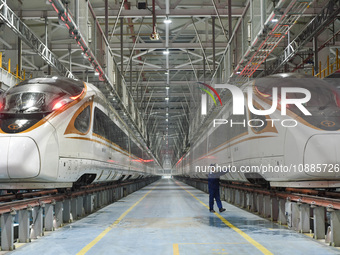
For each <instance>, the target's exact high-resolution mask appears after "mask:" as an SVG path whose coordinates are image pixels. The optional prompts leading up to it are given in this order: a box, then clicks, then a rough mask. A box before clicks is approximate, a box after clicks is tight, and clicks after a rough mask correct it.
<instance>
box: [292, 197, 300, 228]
mask: <svg viewBox="0 0 340 255" xmlns="http://www.w3.org/2000/svg"><path fill="white" fill-rule="evenodd" d="M291 206H292V213H291V215H292V225H291V227H292V229H294V230H298V229H299V223H300V210H299V205H298V204H297V203H293V202H292V203H291Z"/></svg>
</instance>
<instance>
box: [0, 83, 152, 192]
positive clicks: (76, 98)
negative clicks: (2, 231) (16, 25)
mask: <svg viewBox="0 0 340 255" xmlns="http://www.w3.org/2000/svg"><path fill="white" fill-rule="evenodd" d="M118 118H119V116H118V115H117V113H116V112H115V110H114V109H113V107H112V106H111V105H110V104H109V103H108V102H107V100H106V99H105V97H104V95H103V94H102V93H101V92H100V91H99V90H98V89H97V88H96V87H95V86H93V85H91V84H89V83H85V82H82V81H78V80H73V79H68V78H63V77H56V76H52V77H44V78H33V79H29V80H25V81H23V82H21V83H19V84H18V85H16V86H14V87H12V88H10V89H9V90H8V91H6V92H5V93H4V94H3V95H2V96H1V98H0V189H7V190H8V189H44V188H67V187H72V185H74V184H76V185H84V184H90V183H95V182H111V181H117V180H126V179H136V178H142V177H146V176H151V175H153V174H154V173H155V169H157V164H156V162H155V161H154V159H153V158H152V156H151V155H150V154H148V152H147V150H146V149H145V148H143V147H142V146H141V145H139V144H138V143H137V141H136V140H135V139H134V138H133V135H132V134H131V133H129V131H128V129H127V128H126V127H125V126H124V125H122V124H121V122H120V121H118Z"/></svg>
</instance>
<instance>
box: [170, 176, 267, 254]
mask: <svg viewBox="0 0 340 255" xmlns="http://www.w3.org/2000/svg"><path fill="white" fill-rule="evenodd" d="M175 183H176V184H177V185H178V186H180V187H181V188H182V189H183V190H185V191H186V192H188V193H189V194H190V195H191V196H192V197H194V198H195V199H196V200H197V201H198V202H200V203H201V204H202V205H203V206H204V207H206V208H207V209H208V210H209V206H207V205H206V204H205V203H203V202H202V201H201V200H199V199H198V198H197V197H196V196H195V195H194V194H192V193H191V192H190V191H188V190H187V189H186V188H184V187H183V186H182V185H180V184H179V183H178V182H175ZM214 214H215V215H216V216H217V217H218V218H219V219H220V220H221V221H222V222H223V223H224V224H225V225H227V226H228V227H230V228H231V229H232V230H234V231H235V232H236V233H238V234H239V235H241V236H242V237H243V238H244V239H246V240H247V241H248V242H249V243H251V244H252V245H254V246H255V247H256V248H257V249H259V250H260V251H261V252H262V253H263V254H266V255H269V254H273V253H271V252H270V251H269V250H267V249H266V248H265V247H264V246H263V245H261V244H260V243H258V242H256V241H255V240H254V239H253V238H251V237H250V236H248V235H247V234H246V233H244V232H243V231H242V230H241V229H239V228H237V227H235V226H234V225H233V224H231V223H230V222H229V221H227V220H226V219H225V218H223V217H222V216H221V215H220V214H219V213H217V212H215V213H214ZM174 254H175V253H174ZM178 254H179V253H178Z"/></svg>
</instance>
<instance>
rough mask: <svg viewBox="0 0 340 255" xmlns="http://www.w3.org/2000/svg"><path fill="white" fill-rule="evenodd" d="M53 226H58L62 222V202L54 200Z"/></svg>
mask: <svg viewBox="0 0 340 255" xmlns="http://www.w3.org/2000/svg"><path fill="white" fill-rule="evenodd" d="M54 217H55V224H54V227H55V228H59V227H60V226H62V224H63V202H56V204H55V216H54Z"/></svg>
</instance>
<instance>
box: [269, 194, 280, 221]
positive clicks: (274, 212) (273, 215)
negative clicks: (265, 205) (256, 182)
mask: <svg viewBox="0 0 340 255" xmlns="http://www.w3.org/2000/svg"><path fill="white" fill-rule="evenodd" d="M270 200H271V203H270V219H271V220H272V221H277V220H278V217H279V200H278V199H277V198H276V197H272V198H271V199H270Z"/></svg>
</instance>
